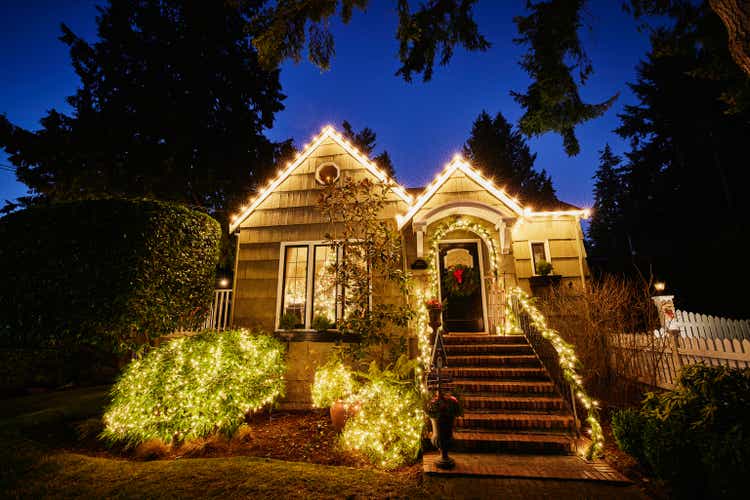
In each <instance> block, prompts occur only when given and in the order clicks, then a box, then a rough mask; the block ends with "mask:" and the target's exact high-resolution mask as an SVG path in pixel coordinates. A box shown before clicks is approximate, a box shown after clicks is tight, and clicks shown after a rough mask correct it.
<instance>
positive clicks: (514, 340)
mask: <svg viewBox="0 0 750 500" xmlns="http://www.w3.org/2000/svg"><path fill="white" fill-rule="evenodd" d="M443 343H444V344H445V345H449V344H450V345H453V344H528V342H527V341H526V337H524V336H523V335H487V334H482V333H447V334H445V335H443Z"/></svg>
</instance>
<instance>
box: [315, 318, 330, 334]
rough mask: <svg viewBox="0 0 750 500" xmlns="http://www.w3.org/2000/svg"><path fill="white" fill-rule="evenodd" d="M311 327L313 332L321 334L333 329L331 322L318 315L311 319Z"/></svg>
mask: <svg viewBox="0 0 750 500" xmlns="http://www.w3.org/2000/svg"><path fill="white" fill-rule="evenodd" d="M311 326H312V328H313V330H315V331H318V332H323V331H326V330H328V329H330V328H333V322H332V321H331V320H330V319H328V318H327V317H326V316H323V315H318V316H315V317H314V318H313V320H312V324H311Z"/></svg>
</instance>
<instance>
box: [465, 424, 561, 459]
mask: <svg viewBox="0 0 750 500" xmlns="http://www.w3.org/2000/svg"><path fill="white" fill-rule="evenodd" d="M452 449H453V450H455V451H473V452H485V453H493V452H502V453H519V454H520V453H525V454H532V453H538V454H550V455H553V454H554V455H569V454H571V453H572V451H573V447H572V441H571V440H570V438H568V437H566V436H562V435H559V434H531V433H529V434H524V433H503V432H475V431H462V430H459V431H455V432H454V433H453V445H452Z"/></svg>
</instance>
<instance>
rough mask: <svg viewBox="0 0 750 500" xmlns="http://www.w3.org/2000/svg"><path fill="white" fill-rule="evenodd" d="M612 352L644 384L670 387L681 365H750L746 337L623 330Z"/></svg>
mask: <svg viewBox="0 0 750 500" xmlns="http://www.w3.org/2000/svg"><path fill="white" fill-rule="evenodd" d="M618 343H619V345H618V346H617V347H615V349H616V350H617V351H619V352H617V353H616V354H615V356H616V357H617V358H619V362H620V363H621V365H622V366H625V367H626V372H627V373H628V375H629V376H630V377H631V378H633V379H635V380H638V381H640V382H643V383H645V384H648V385H655V386H658V387H662V388H664V389H671V388H673V387H674V386H675V383H676V382H677V377H678V376H679V373H680V370H681V369H682V367H683V366H687V365H692V364H697V363H703V364H706V365H711V366H718V365H724V366H729V367H732V368H750V340H748V339H746V338H745V339H737V338H734V339H728V338H724V339H719V338H716V339H714V338H695V337H689V336H685V335H683V334H682V332H681V334H680V335H679V336H677V335H670V334H664V333H663V332H661V331H659V330H657V331H654V332H653V333H651V334H646V333H640V334H624V335H621V336H620V338H619V339H618Z"/></svg>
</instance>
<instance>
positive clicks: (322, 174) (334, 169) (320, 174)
mask: <svg viewBox="0 0 750 500" xmlns="http://www.w3.org/2000/svg"><path fill="white" fill-rule="evenodd" d="M339 173H340V172H339V167H338V166H337V165H336V164H335V163H324V164H322V165H320V166H319V167H318V168H317V169H316V170H315V180H316V181H318V184H322V185H324V186H327V185H329V184H333V183H334V182H336V181H337V180H338V178H339Z"/></svg>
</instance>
